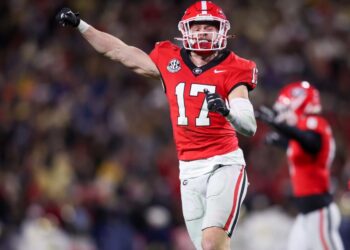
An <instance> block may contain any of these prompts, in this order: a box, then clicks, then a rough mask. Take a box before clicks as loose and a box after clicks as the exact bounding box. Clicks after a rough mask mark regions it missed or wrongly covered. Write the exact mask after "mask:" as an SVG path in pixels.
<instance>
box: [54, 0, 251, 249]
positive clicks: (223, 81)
mask: <svg viewBox="0 0 350 250" xmlns="http://www.w3.org/2000/svg"><path fill="white" fill-rule="evenodd" d="M57 20H58V22H59V23H60V24H61V25H62V26H73V27H76V28H77V29H78V30H79V31H80V32H81V34H82V36H83V37H84V38H85V39H86V40H87V41H88V42H89V43H90V44H91V45H92V46H93V47H94V48H95V49H96V50H97V51H98V52H100V53H102V54H104V55H105V56H107V57H109V58H110V59H112V60H114V61H117V62H120V63H122V64H123V65H125V66H126V67H129V68H130V69H131V70H133V71H134V72H136V73H138V74H140V75H143V76H146V77H152V78H156V79H161V80H162V82H163V87H164V90H165V94H166V96H167V99H168V102H169V107H170V116H171V122H172V128H173V136H174V140H175V143H176V148H177V153H178V158H179V167H180V180H181V200H182V208H183V215H184V219H185V222H186V227H187V229H188V232H189V235H190V237H191V239H192V241H193V243H194V245H195V246H196V248H197V249H216V250H219V249H230V237H231V236H232V234H233V230H234V228H235V226H236V224H237V220H238V216H239V211H240V207H241V204H242V202H243V200H244V197H245V195H246V191H247V186H248V180H247V175H246V171H245V165H246V163H245V160H244V156H243V152H242V150H241V149H240V148H239V145H238V139H237V135H236V132H238V133H241V134H243V135H245V136H253V135H254V133H255V131H256V120H255V117H254V111H253V106H252V104H251V102H250V101H249V96H248V92H249V91H250V90H253V89H254V88H255V87H256V84H257V69H256V65H255V63H254V62H253V61H250V60H247V59H244V58H241V57H239V56H238V55H236V54H235V53H233V52H232V51H230V50H228V49H226V45H227V39H228V38H229V35H228V34H227V32H228V30H229V29H230V23H229V21H228V20H227V18H226V16H225V14H224V13H223V11H222V9H221V8H220V7H219V6H217V5H215V4H214V3H212V2H210V1H198V2H196V3H194V4H193V5H191V6H190V7H189V8H188V9H187V10H186V11H185V13H184V15H183V17H182V19H181V20H180V22H179V23H178V28H179V30H180V32H181V33H182V37H180V38H178V39H179V40H181V41H182V44H183V47H179V46H177V45H175V44H174V43H172V42H170V41H162V42H158V43H156V45H155V47H154V49H153V51H152V52H151V53H150V54H149V55H148V54H146V53H145V52H143V51H142V50H140V49H138V48H136V47H133V46H130V45H127V44H125V43H124V42H123V41H121V40H120V39H119V38H117V37H115V36H112V35H110V34H107V33H104V32H102V31H99V30H97V29H95V28H94V27H92V26H91V25H89V24H87V23H86V22H85V21H83V20H81V19H80V18H79V16H78V15H77V14H75V13H74V12H72V11H71V10H70V9H68V8H64V9H62V10H61V11H60V12H59V13H58V14H57Z"/></svg>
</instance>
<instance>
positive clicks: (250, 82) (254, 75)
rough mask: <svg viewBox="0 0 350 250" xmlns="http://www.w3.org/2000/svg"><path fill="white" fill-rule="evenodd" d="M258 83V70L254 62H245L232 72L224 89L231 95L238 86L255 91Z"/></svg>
mask: <svg viewBox="0 0 350 250" xmlns="http://www.w3.org/2000/svg"><path fill="white" fill-rule="evenodd" d="M257 83H258V69H257V67H256V64H255V62H253V61H247V62H245V63H244V64H242V65H241V67H239V68H236V69H235V70H232V73H231V74H230V77H229V79H228V80H227V81H226V84H225V89H226V91H227V93H231V91H232V90H233V89H235V88H236V87H238V86H240V85H245V86H247V88H248V90H249V91H251V90H253V89H255V87H256V85H257Z"/></svg>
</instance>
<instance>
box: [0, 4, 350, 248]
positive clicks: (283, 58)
mask: <svg viewBox="0 0 350 250" xmlns="http://www.w3.org/2000/svg"><path fill="white" fill-rule="evenodd" d="M190 3H192V1H175V0H172V1H170V0H148V1H143V0H118V1H112V0H103V1H102V0H100V1H98V0H89V1H86V0H75V1H73V0H72V1H68V0H67V1H63V0H55V1H53V0H7V1H0V19H1V22H0V72H1V74H0V96H1V97H0V143H1V144H0V145H1V146H0V249H1V250H24V249H26V250H48V249H57V250H61V249H62V250H95V249H96V250H97V249H98V250H110V249H113V250H116V249H120V250H128V249H135V250H142V249H157V250H158V249H159V250H162V249H174V250H175V249H177V250H186V249H192V248H191V245H190V243H189V239H188V237H187V233H186V230H185V228H184V224H183V218H182V213H181V204H180V196H179V187H178V185H179V181H178V162H177V158H176V153H175V148H174V145H173V139H172V134H171V127H170V126H171V125H170V119H169V116H168V107H167V104H166V100H165V96H164V94H163V92H162V91H163V90H162V87H161V83H160V82H157V81H153V80H145V79H143V78H140V77H138V76H136V75H135V74H133V73H132V72H131V71H129V70H127V69H125V68H124V67H122V66H121V65H118V64H115V63H113V62H111V61H108V59H106V58H104V57H103V56H102V55H99V54H97V53H96V52H95V51H94V50H93V49H92V48H91V47H90V46H89V45H88V44H87V43H86V42H85V40H83V39H82V37H81V36H80V34H79V32H77V31H74V30H73V29H62V28H59V27H58V25H57V24H56V23H55V20H54V16H55V14H56V13H57V11H58V10H59V9H60V8H61V7H64V6H69V7H71V8H72V9H73V10H76V11H79V12H80V14H81V16H82V18H83V19H84V20H85V21H87V22H88V23H91V24H92V25H94V26H95V27H97V28H99V29H102V30H104V31H107V32H109V33H111V34H116V35H117V36H119V37H120V38H121V39H123V40H124V41H125V42H127V43H129V44H131V45H135V46H137V47H140V48H142V49H144V50H145V51H146V52H150V50H151V49H152V48H153V45H154V43H155V42H156V41H160V40H168V39H169V40H172V41H173V38H174V37H176V36H179V35H180V34H179V32H178V31H177V22H178V20H179V19H180V18H181V16H182V14H183V11H184V10H185V9H186V7H187V6H188V5H189V4H190ZM215 3H217V4H218V5H220V6H221V7H222V8H223V9H224V10H225V12H226V15H227V16H228V19H229V20H230V21H231V26H232V33H233V34H236V38H235V39H233V40H232V41H230V43H229V47H230V48H231V49H233V50H234V51H235V52H236V53H237V54H238V55H241V56H243V57H246V58H250V59H253V60H254V61H256V62H257V65H258V68H259V85H258V87H257V89H256V90H254V91H253V92H252V93H251V100H252V102H253V104H254V105H255V106H256V107H258V106H259V105H261V104H265V105H271V104H272V103H273V101H274V98H275V97H276V92H277V91H278V90H279V89H280V88H281V86H283V84H285V83H287V82H289V81H292V80H297V79H304V80H309V81H310V82H311V83H313V84H314V85H315V86H316V87H317V88H319V89H320V91H321V98H322V102H323V107H324V114H325V116H326V117H327V118H328V119H329V121H330V123H331V125H332V127H333V132H334V135H335V138H336V144H337V152H336V157H335V161H334V164H333V166H332V173H333V179H332V182H333V190H334V193H335V197H336V201H337V203H338V204H339V206H340V208H341V212H342V215H343V224H342V235H343V236H344V240H345V241H346V244H347V249H350V243H349V241H350V191H349V190H348V187H347V185H348V184H347V182H348V180H349V179H350V143H349V142H350V111H349V107H350V100H349V97H350V2H349V1H348V0H333V1H331V0H293V1H289V0H275V1H259V0H249V1H246V0H235V1H229V0H226V1H225V0H220V1H216V2H215ZM266 131H267V127H266V126H264V124H260V123H259V124H258V132H257V134H256V136H255V137H253V138H250V139H245V138H243V137H242V138H240V142H241V147H242V148H243V149H244V150H245V153H246V155H245V156H246V159H247V162H248V177H249V180H250V183H251V185H250V187H249V193H248V196H247V198H246V203H245V210H244V213H243V214H242V218H241V222H240V223H241V225H239V227H238V231H237V235H234V237H235V239H234V240H236V241H237V242H236V244H235V247H236V248H235V249H247V250H260V249H269V250H274V249H275V250H283V246H284V245H283V244H284V243H285V237H286V234H287V233H288V227H289V226H290V223H291V219H292V218H293V215H294V213H295V211H294V209H293V205H292V203H291V199H290V185H289V179H288V169H287V166H286V161H285V158H284V153H283V152H281V151H279V150H278V149H275V148H271V147H266V145H265V144H264V136H265V134H266ZM276 225H279V226H277V227H276ZM247 232H249V235H250V238H247V234H248V233H247ZM273 233H275V235H273ZM276 233H278V237H276ZM252 235H254V241H252V240H251V237H252ZM279 241H280V242H279ZM253 244H255V245H253Z"/></svg>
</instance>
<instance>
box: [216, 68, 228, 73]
mask: <svg viewBox="0 0 350 250" xmlns="http://www.w3.org/2000/svg"><path fill="white" fill-rule="evenodd" d="M224 72H226V70H217V69H214V73H215V74H219V73H224Z"/></svg>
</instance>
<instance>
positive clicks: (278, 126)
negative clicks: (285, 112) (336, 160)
mask: <svg viewBox="0 0 350 250" xmlns="http://www.w3.org/2000/svg"><path fill="white" fill-rule="evenodd" d="M255 116H256V117H257V119H259V120H261V121H263V122H265V123H266V124H268V125H270V126H271V127H272V128H274V129H275V130H276V131H277V132H278V133H279V134H281V135H283V136H284V137H286V138H287V139H293V140H296V141H297V142H298V143H299V144H300V146H301V147H302V148H303V149H304V150H305V151H306V152H308V153H310V154H317V153H318V152H320V150H321V147H322V138H321V135H320V134H319V133H317V132H316V131H313V130H301V129H299V128H297V127H295V126H290V125H288V124H286V123H281V122H276V120H275V117H276V113H275V111H273V110H272V109H270V108H268V107H265V106H262V107H260V108H259V109H258V110H257V111H256V112H255Z"/></svg>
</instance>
